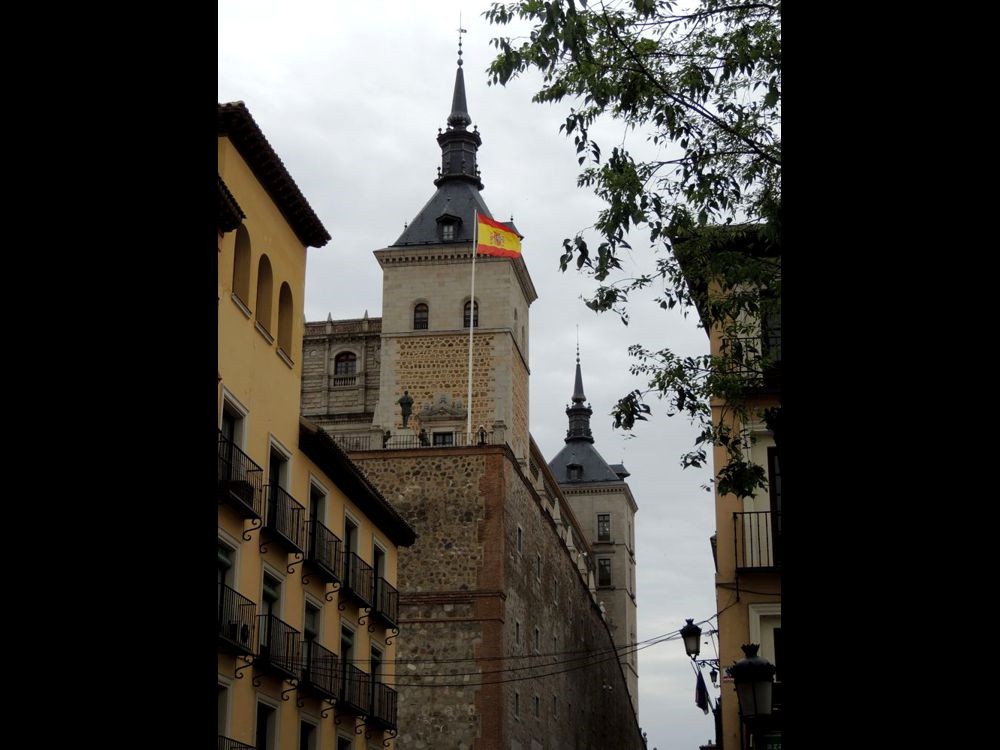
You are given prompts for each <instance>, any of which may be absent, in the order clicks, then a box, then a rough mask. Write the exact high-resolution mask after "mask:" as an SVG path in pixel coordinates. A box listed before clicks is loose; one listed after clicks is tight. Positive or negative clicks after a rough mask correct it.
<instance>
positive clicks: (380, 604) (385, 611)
mask: <svg viewBox="0 0 1000 750" xmlns="http://www.w3.org/2000/svg"><path fill="white" fill-rule="evenodd" d="M372 616H373V617H376V618H378V619H379V620H381V621H382V623H383V624H384V625H386V626H387V627H390V628H395V627H397V625H396V624H397V623H398V622H399V591H397V590H396V587H395V586H393V585H392V584H391V583H389V582H388V581H387V580H385V579H384V578H382V577H379V578H376V579H375V606H374V607H373V609H372Z"/></svg>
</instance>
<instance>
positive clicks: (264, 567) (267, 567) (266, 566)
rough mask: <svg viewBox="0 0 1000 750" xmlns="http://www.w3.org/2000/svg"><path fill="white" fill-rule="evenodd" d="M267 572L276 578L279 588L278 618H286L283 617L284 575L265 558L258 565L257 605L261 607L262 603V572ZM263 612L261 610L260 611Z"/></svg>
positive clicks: (284, 597)
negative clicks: (258, 586)
mask: <svg viewBox="0 0 1000 750" xmlns="http://www.w3.org/2000/svg"><path fill="white" fill-rule="evenodd" d="M265 573H267V574H268V575H269V576H271V578H276V579H277V580H278V584H279V587H280V590H281V595H280V596H279V597H278V619H279V620H285V621H286V622H287V620H286V618H285V599H287V598H288V597H286V596H285V578H286V576H285V575H284V574H282V573H281V572H280V571H279V570H278V569H277V568H276V567H274V566H273V565H271V564H270V563H269V562H267V560H261V566H260V581H259V584H260V588H258V589H257V592H258V596H257V606H258V607H262V606H263V604H264V574H265ZM261 614H263V612H261Z"/></svg>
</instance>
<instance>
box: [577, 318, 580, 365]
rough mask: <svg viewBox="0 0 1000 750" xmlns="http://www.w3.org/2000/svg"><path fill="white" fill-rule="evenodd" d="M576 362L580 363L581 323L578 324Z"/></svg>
mask: <svg viewBox="0 0 1000 750" xmlns="http://www.w3.org/2000/svg"><path fill="white" fill-rule="evenodd" d="M576 363H577V364H580V324H579V323H577V324H576Z"/></svg>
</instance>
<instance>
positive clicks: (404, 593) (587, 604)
mask: <svg viewBox="0 0 1000 750" xmlns="http://www.w3.org/2000/svg"><path fill="white" fill-rule="evenodd" d="M352 458H353V459H354V460H355V461H357V462H358V463H359V464H360V465H361V466H362V467H363V469H364V471H365V473H366V474H367V475H368V476H369V477H370V478H371V479H372V481H373V482H374V483H375V485H376V486H378V487H379V488H380V490H381V491H382V493H383V494H384V495H385V496H386V498H387V499H388V500H389V501H390V502H392V503H393V504H394V505H395V506H396V508H397V509H398V510H399V512H400V513H401V514H402V515H403V516H404V517H405V518H406V519H407V520H408V521H409V523H410V524H412V525H413V527H414V529H415V530H416V532H417V534H418V538H417V542H416V544H414V545H413V546H412V547H409V548H404V549H401V550H400V552H399V567H398V585H399V589H400V627H401V630H402V634H401V636H400V640H399V651H398V652H397V658H398V659H399V660H400V661H399V662H398V666H397V674H399V675H401V678H400V683H399V685H398V688H399V730H400V734H399V737H398V738H397V747H398V748H400V750H411V748H417V749H418V750H430V749H431V748H449V749H450V748H458V749H460V750H507V749H508V748H511V749H513V748H523V749H524V750H528V748H539V749H541V748H544V749H545V750H568V749H573V750H607V749H608V748H616V750H617V749H618V748H624V749H625V750H642V742H641V738H640V737H639V732H638V729H637V727H636V723H635V719H634V715H633V713H632V710H631V705H630V701H629V696H628V690H627V688H626V686H625V682H624V677H623V676H622V672H621V668H620V666H619V664H618V661H617V658H616V655H615V651H614V648H613V644H612V642H611V636H610V633H609V632H608V629H607V627H606V625H605V624H604V622H603V620H602V619H601V616H600V612H599V611H598V609H597V607H596V605H595V604H594V603H593V601H592V599H591V597H590V593H589V591H588V590H587V587H586V585H585V583H584V582H583V581H582V580H581V578H580V576H579V575H578V573H577V571H576V568H575V566H574V564H573V563H572V561H571V560H570V557H569V555H568V553H567V551H566V549H565V547H564V546H563V544H562V541H561V540H560V539H559V537H558V535H557V533H556V530H555V528H554V526H553V524H552V521H551V519H550V518H549V516H548V515H546V514H544V513H543V512H542V510H541V504H540V501H539V499H538V497H537V495H536V494H535V492H534V490H533V489H531V488H530V487H529V485H528V483H527V482H526V481H525V480H524V478H523V475H522V474H521V473H520V470H519V468H518V467H517V465H516V463H515V462H513V461H512V460H511V456H510V454H509V453H507V452H506V450H505V449H503V448H495V447H487V448H481V449H477V448H464V449H456V448H450V449H449V448H443V449H433V448H428V449H422V450H414V451H391V452H371V453H355V454H352ZM519 527H520V529H521V549H520V551H519V550H518V549H517V539H518V535H517V529H518V528H519ZM536 628H537V629H538V636H537V642H536V636H535V629H536ZM501 657H502V658H501ZM473 659H474V660H475V661H471V660H473ZM462 660H466V661H462ZM523 667H530V669H527V670H525V669H523ZM550 673H551V674H550ZM402 675H408V677H402ZM419 675H426V676H424V677H418V676H419ZM430 675H437V676H430ZM521 678H527V679H521ZM404 683H407V684H404ZM481 683H482V684H481ZM486 683H495V684H486ZM430 685H435V687H431V686H430ZM605 686H606V687H605ZM608 688H610V689H608ZM515 694H516V696H517V698H516V700H517V701H518V702H519V710H518V711H517V712H515ZM536 695H537V696H538V707H539V715H538V716H537V717H536V716H535V702H534V698H535V696H536ZM515 713H517V715H515Z"/></svg>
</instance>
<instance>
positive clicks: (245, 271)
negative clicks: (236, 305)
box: [233, 224, 250, 305]
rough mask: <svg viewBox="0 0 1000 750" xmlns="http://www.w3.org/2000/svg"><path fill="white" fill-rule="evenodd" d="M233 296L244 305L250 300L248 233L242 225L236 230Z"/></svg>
mask: <svg viewBox="0 0 1000 750" xmlns="http://www.w3.org/2000/svg"><path fill="white" fill-rule="evenodd" d="M233 294H235V295H236V296H237V297H239V299H240V302H242V303H243V304H244V305H245V304H246V303H247V300H248V299H250V233H249V232H247V228H246V227H245V226H243V225H242V224H240V225H239V227H237V229H236V254H235V256H234V257H233Z"/></svg>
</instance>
